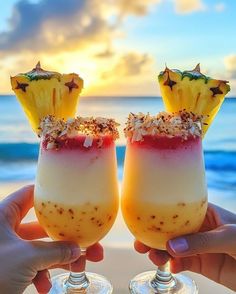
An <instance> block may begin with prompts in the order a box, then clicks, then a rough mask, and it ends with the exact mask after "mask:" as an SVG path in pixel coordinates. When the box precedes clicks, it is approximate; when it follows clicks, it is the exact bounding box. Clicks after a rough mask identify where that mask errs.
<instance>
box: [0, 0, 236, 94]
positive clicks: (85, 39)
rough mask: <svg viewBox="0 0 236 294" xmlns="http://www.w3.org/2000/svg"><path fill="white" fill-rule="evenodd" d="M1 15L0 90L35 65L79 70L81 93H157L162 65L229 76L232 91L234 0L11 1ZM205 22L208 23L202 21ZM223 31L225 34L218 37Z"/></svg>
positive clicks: (235, 74) (235, 85)
mask: <svg viewBox="0 0 236 294" xmlns="http://www.w3.org/2000/svg"><path fill="white" fill-rule="evenodd" d="M3 6H4V8H3V9H2V10H1V12H0V16H1V17H0V75H1V83H0V93H12V92H11V88H10V83H9V76H10V75H15V74H17V73H19V72H25V71H28V70H30V69H32V67H33V66H34V65H35V64H36V63H37V61H38V60H40V61H41V64H42V66H43V67H44V68H46V69H49V70H57V71H60V72H65V73H68V72H77V73H79V74H80V75H81V77H82V78H83V79H84V81H85V89H84V91H83V95H85V96H86V95H102V96H109V95H111V96H115V95H121V96H122V95H125V96H129V95H131V96H136V95H159V94H160V93H159V89H158V87H157V84H156V76H157V74H158V72H159V71H160V70H162V69H163V68H164V67H165V63H167V65H168V66H169V67H172V68H175V67H178V68H181V69H189V68H192V67H194V66H195V64H196V63H198V62H201V64H202V69H203V72H204V73H206V74H209V75H213V76H214V77H216V78H220V79H227V80H230V84H231V88H232V91H231V93H230V95H231V96H233V95H235V94H236V51H235V48H236V38H235V37H234V35H235V34H234V31H233V30H234V27H235V11H236V3H235V1H233V0H229V1H227V2H226V1H224V2H222V1H214V2H213V1H210V0H188V1H186V0H166V1H164V0H162V1H161V0H148V1H145V2H144V1H137V0H131V1H125V0H117V1H110V0H106V1H99V0H87V1H85V0H83V1H75V0H68V1H63V0H60V1H58V2H57V6H56V7H55V5H54V4H53V1H49V0H34V1H32V0H31V1H30V0H26V1H22V0H11V1H7V3H4V5H3ZM206 19H207V20H208V23H209V25H206V21H205V20H206ZM223 36H224V37H223Z"/></svg>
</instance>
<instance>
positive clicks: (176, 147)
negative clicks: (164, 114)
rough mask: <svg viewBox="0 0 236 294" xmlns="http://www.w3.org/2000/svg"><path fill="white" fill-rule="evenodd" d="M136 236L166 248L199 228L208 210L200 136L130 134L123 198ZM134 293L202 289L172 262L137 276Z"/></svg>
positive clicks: (148, 243)
mask: <svg viewBox="0 0 236 294" xmlns="http://www.w3.org/2000/svg"><path fill="white" fill-rule="evenodd" d="M121 207H122V213H123V216H124V219H125V222H126V224H127V226H128V228H129V230H130V231H131V233H132V234H133V235H134V236H135V238H136V239H137V240H139V241H141V242H142V243H144V244H145V245H147V246H150V247H151V248H155V249H159V250H165V249H166V243H167V241H168V240H169V239H172V238H175V237H177V236H180V235H185V234H189V233H194V232H197V231H198V230H199V228H200V227H201V225H202V222H203V220H204V217H205V213H206V209H207V188H206V182H205V168H204V161H203V152H202V140H201V137H200V136H189V137H188V138H185V139H183V138H182V137H181V136H174V137H173V136H165V135H153V136H151V135H147V136H144V137H143V139H142V140H140V141H132V140H131V139H130V138H128V142H127V148H126V155H125V167H124V180H123V191H122V201H121ZM130 292H131V293H135V294H137V293H198V292H197V287H196V285H195V283H194V281H192V279H190V278H188V277H187V276H184V275H182V274H177V275H172V274H171V273H170V271H169V268H168V263H167V264H166V265H164V266H161V267H159V268H158V270H157V271H156V272H155V271H148V272H145V273H142V274H139V275H137V276H136V277H135V278H134V279H133V280H132V281H131V282H130Z"/></svg>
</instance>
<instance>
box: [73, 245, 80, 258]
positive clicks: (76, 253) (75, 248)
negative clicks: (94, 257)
mask: <svg viewBox="0 0 236 294" xmlns="http://www.w3.org/2000/svg"><path fill="white" fill-rule="evenodd" d="M80 253H81V252H80V248H79V247H78V246H73V247H71V259H75V258H79V257H80Z"/></svg>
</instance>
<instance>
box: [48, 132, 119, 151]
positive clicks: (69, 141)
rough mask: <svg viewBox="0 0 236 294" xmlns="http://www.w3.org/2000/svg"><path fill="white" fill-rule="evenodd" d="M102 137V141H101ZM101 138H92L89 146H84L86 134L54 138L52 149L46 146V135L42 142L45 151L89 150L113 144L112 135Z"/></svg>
mask: <svg viewBox="0 0 236 294" xmlns="http://www.w3.org/2000/svg"><path fill="white" fill-rule="evenodd" d="M101 138H102V143H101ZM101 138H93V142H92V145H91V146H89V147H85V146H84V142H85V139H86V136H82V135H81V136H77V137H73V138H66V139H60V138H58V139H56V140H55V141H54V142H55V147H53V148H52V149H49V148H47V144H48V143H49V142H48V140H47V137H46V138H44V140H43V142H42V147H43V150H46V151H53V150H82V151H89V150H98V149H105V148H108V147H110V146H113V145H114V140H113V138H112V136H103V137H101Z"/></svg>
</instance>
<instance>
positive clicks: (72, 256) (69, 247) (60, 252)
mask: <svg viewBox="0 0 236 294" xmlns="http://www.w3.org/2000/svg"><path fill="white" fill-rule="evenodd" d="M31 244H32V246H33V251H32V253H31V256H32V259H33V262H34V264H35V265H36V267H37V271H40V270H44V269H47V268H49V267H51V266H53V265H56V264H68V263H72V262H74V261H76V260H77V259H78V258H79V257H80V248H79V247H78V245H77V244H74V243H70V242H61V241H57V242H44V241H33V242H31Z"/></svg>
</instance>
